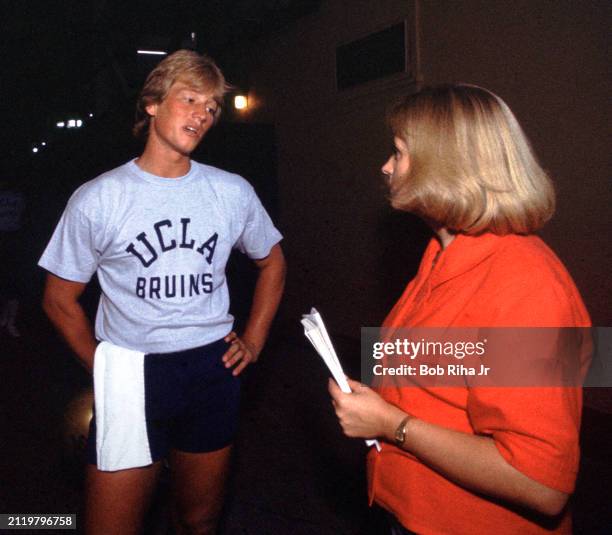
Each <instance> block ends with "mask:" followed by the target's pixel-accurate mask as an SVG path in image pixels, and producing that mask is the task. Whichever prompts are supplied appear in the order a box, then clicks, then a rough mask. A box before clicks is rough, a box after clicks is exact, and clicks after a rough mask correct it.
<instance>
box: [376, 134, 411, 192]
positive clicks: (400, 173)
mask: <svg viewBox="0 0 612 535" xmlns="http://www.w3.org/2000/svg"><path fill="white" fill-rule="evenodd" d="M408 171H410V155H409V154H408V146H407V145H406V143H405V142H404V141H403V140H402V139H400V138H399V137H394V138H393V154H391V156H390V157H389V159H388V160H387V161H386V163H385V165H383V166H382V172H383V175H385V176H386V177H387V182H388V185H389V190H390V191H391V195H393V192H394V191H395V190H396V189H397V187H398V185H399V184H401V183H402V182H403V180H405V178H406V175H408Z"/></svg>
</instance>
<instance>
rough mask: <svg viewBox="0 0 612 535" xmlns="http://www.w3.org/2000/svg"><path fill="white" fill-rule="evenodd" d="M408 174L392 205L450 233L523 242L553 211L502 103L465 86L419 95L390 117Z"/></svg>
mask: <svg viewBox="0 0 612 535" xmlns="http://www.w3.org/2000/svg"><path fill="white" fill-rule="evenodd" d="M389 124H390V126H391V129H392V131H393V134H394V135H395V136H396V137H398V138H400V139H401V140H403V141H404V143H405V144H406V146H407V147H408V154H409V158H410V168H409V171H408V173H407V176H405V177H395V178H394V181H393V193H392V195H391V204H392V206H393V207H394V208H397V209H400V210H406V211H409V212H413V213H415V214H417V215H419V216H421V217H423V218H424V219H426V220H428V221H430V222H432V223H433V224H435V225H439V226H441V227H446V228H447V229H449V230H451V231H454V232H462V233H465V234H480V233H483V232H493V233H495V234H508V233H517V234H528V233H532V232H535V231H536V230H538V229H539V228H541V227H542V226H543V225H544V224H545V223H546V221H548V220H549V219H550V218H551V217H552V214H553V212H554V210H555V195H554V189H553V186H552V183H551V181H550V179H549V178H548V176H547V174H546V173H545V172H544V170H543V169H542V168H541V167H540V165H539V164H538V162H537V161H536V158H535V156H534V154H533V151H532V149H531V147H530V145H529V142H528V141H527V138H526V137H525V134H524V133H523V130H522V129H521V127H520V125H519V124H518V121H517V120H516V118H515V117H514V115H513V113H512V112H511V111H510V108H509V107H508V106H507V105H506V103H505V102H504V101H503V100H502V99H501V98H499V97H498V96H496V95H494V94H493V93H491V92H490V91H487V90H486V89H483V88H480V87H476V86H472V85H463V84H462V85H445V86H439V87H431V88H425V89H423V90H421V91H419V92H418V93H416V94H413V95H410V96H408V97H406V98H405V99H403V100H402V101H401V102H399V103H398V104H396V105H395V106H394V107H393V108H392V110H391V112H390V114H389Z"/></svg>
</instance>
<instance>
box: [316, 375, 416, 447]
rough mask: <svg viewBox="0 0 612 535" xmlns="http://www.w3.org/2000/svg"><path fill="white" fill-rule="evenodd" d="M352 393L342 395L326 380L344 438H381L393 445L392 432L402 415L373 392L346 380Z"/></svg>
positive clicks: (331, 381)
mask: <svg viewBox="0 0 612 535" xmlns="http://www.w3.org/2000/svg"><path fill="white" fill-rule="evenodd" d="M348 383H349V386H350V387H351V390H352V392H351V393H350V394H345V393H344V392H342V390H340V387H339V386H338V385H337V383H336V381H334V380H333V379H330V380H329V383H328V390H329V393H330V395H331V397H332V403H333V405H334V410H335V411H336V416H337V417H338V420H339V421H340V425H341V427H342V430H343V431H344V434H345V435H346V436H348V437H361V438H377V437H380V438H384V439H385V440H387V441H389V442H393V438H394V436H395V430H396V429H397V427H398V425H399V424H400V422H401V421H402V420H403V419H404V418H405V417H406V413H404V412H403V411H402V410H400V409H398V408H397V407H396V406H395V405H391V404H390V403H387V402H386V401H385V400H384V399H383V398H381V397H380V396H379V395H378V394H377V393H376V392H374V390H372V389H371V388H368V387H367V386H365V385H363V384H361V383H360V382H358V381H353V380H352V379H348Z"/></svg>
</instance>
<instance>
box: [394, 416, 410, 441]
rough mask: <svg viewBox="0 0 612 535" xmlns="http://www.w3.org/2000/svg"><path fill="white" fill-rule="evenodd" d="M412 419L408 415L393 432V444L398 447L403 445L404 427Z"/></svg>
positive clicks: (404, 437) (404, 438)
mask: <svg viewBox="0 0 612 535" xmlns="http://www.w3.org/2000/svg"><path fill="white" fill-rule="evenodd" d="M411 418H412V416H410V415H408V416H406V417H405V418H404V419H403V420H402V421H401V422H400V423H399V425H398V426H397V429H396V430H395V436H394V437H393V440H394V442H395V445H396V446H398V447H400V448H401V447H402V446H403V445H404V441H405V440H406V425H407V424H408V421H409V420H410V419H411Z"/></svg>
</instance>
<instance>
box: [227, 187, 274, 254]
mask: <svg viewBox="0 0 612 535" xmlns="http://www.w3.org/2000/svg"><path fill="white" fill-rule="evenodd" d="M245 212H246V218H245V223H244V226H243V229H242V232H241V234H240V236H239V237H238V240H237V241H236V244H235V247H236V248H237V249H238V250H240V251H241V252H242V253H244V254H246V255H247V256H248V257H249V258H252V259H254V260H259V259H261V258H265V257H266V256H268V255H269V254H270V249H272V247H273V246H274V245H275V244H277V243H278V242H279V241H281V240H282V239H283V236H282V235H281V233H280V232H279V231H278V230H277V229H276V227H275V226H274V224H273V223H272V220H271V219H270V216H269V215H268V213H267V212H266V209H265V208H264V207H263V205H262V204H261V201H260V200H259V198H258V197H257V195H256V194H255V191H254V190H253V189H250V190H249V194H248V196H247V204H246V207H245Z"/></svg>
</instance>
